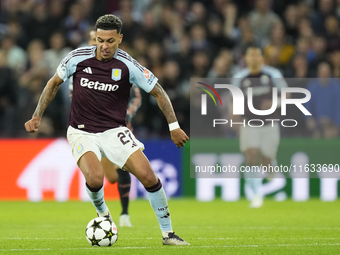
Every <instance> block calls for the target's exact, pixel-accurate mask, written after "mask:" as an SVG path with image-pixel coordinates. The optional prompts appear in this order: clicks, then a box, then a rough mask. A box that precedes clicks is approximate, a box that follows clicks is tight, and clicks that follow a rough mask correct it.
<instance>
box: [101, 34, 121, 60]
mask: <svg viewBox="0 0 340 255" xmlns="http://www.w3.org/2000/svg"><path fill="white" fill-rule="evenodd" d="M96 38H97V42H96V43H97V54H96V57H97V59H98V60H100V61H108V60H110V59H112V58H113V55H114V54H115V52H116V50H117V49H118V46H119V44H120V43H121V42H122V39H123V35H122V34H118V33H117V30H103V29H97V32H96Z"/></svg>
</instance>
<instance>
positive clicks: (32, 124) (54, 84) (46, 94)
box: [25, 74, 63, 133]
mask: <svg viewBox="0 0 340 255" xmlns="http://www.w3.org/2000/svg"><path fill="white" fill-rule="evenodd" d="M62 83H63V80H62V79H61V78H60V77H59V76H58V74H54V76H53V77H52V78H51V79H50V80H49V81H48V82H47V84H46V86H45V88H44V90H43V92H42V94H41V96H40V99H39V102H38V105H37V107H36V109H35V111H34V113H33V116H32V119H30V120H29V121H27V122H26V123H25V128H26V131H27V132H29V133H34V132H37V131H38V128H39V126H40V121H41V117H42V115H43V113H44V111H45V110H46V107H47V106H48V105H49V104H50V103H51V101H52V100H53V98H54V97H55V95H56V94H57V91H58V89H59V87H60V84H62Z"/></svg>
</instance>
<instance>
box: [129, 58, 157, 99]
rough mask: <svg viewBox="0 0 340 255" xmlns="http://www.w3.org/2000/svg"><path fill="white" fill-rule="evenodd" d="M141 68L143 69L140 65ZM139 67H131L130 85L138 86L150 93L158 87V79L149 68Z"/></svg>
mask: <svg viewBox="0 0 340 255" xmlns="http://www.w3.org/2000/svg"><path fill="white" fill-rule="evenodd" d="M140 67H142V66H141V65H140ZM140 67H137V66H136V65H133V64H132V65H129V69H130V83H131V84H135V85H137V86H138V87H139V88H141V89H143V90H144V91H145V92H147V93H149V92H150V91H151V90H152V89H153V87H154V86H155V85H156V83H157V81H158V78H157V77H156V76H155V75H154V74H153V73H152V72H151V71H150V70H148V69H147V68H145V67H142V68H143V70H142V68H140Z"/></svg>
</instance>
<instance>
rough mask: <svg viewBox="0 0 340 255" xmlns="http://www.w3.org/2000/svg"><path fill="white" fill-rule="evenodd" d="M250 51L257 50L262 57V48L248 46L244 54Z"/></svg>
mask: <svg viewBox="0 0 340 255" xmlns="http://www.w3.org/2000/svg"><path fill="white" fill-rule="evenodd" d="M250 49H256V50H259V51H260V52H261V55H263V50H262V48H261V47H259V46H257V45H251V46H249V47H248V48H247V49H246V53H248V51H249V50H250Z"/></svg>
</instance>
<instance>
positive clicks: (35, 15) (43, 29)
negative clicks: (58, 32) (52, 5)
mask: <svg viewBox="0 0 340 255" xmlns="http://www.w3.org/2000/svg"><path fill="white" fill-rule="evenodd" d="M24 25H25V30H26V31H27V35H28V36H29V38H30V40H33V39H40V40H41V41H42V42H43V43H44V46H45V47H47V45H48V43H49V37H50V35H51V32H52V31H53V24H52V23H51V21H50V19H49V16H48V10H47V6H46V3H44V2H43V1H40V2H36V3H35V5H34V7H33V10H32V13H31V15H30V16H29V20H28V22H27V23H25V24H24Z"/></svg>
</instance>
